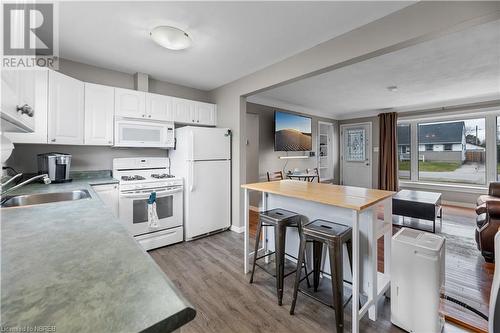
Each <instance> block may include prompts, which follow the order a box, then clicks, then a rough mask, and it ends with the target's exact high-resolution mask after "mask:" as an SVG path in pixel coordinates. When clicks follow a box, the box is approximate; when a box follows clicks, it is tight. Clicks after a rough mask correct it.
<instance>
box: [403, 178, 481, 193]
mask: <svg viewBox="0 0 500 333" xmlns="http://www.w3.org/2000/svg"><path fill="white" fill-rule="evenodd" d="M399 185H400V186H401V187H402V188H408V187H410V188H418V189H428V190H435V191H450V192H465V193H474V194H487V193H488V187H486V186H485V185H469V184H444V183H429V182H412V181H405V180H400V181H399Z"/></svg>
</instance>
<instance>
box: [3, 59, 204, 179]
mask: <svg viewBox="0 0 500 333" xmlns="http://www.w3.org/2000/svg"><path fill="white" fill-rule="evenodd" d="M59 71H60V72H61V73H63V74H66V75H68V76H71V77H74V78H76V79H79V80H82V81H85V82H92V83H97V84H103V85H109V86H113V87H120V88H128V89H134V77H133V74H128V73H122V72H117V71H113V70H109V69H105V68H100V67H96V66H92V65H87V64H83V63H79V62H75V61H71V60H67V59H60V62H59ZM149 91H150V92H154V93H158V94H164V95H169V96H175V97H181V98H188V99H192V100H198V101H204V102H211V101H212V100H211V98H210V94H209V93H208V92H207V91H202V90H198V89H193V88H189V87H185V86H180V85H176V84H173V83H169V82H162V81H158V80H155V79H153V78H149ZM14 147H15V149H14V151H13V153H12V156H11V157H10V158H9V159H8V160H7V163H6V165H8V166H11V167H13V168H15V169H16V170H18V171H22V172H36V171H37V166H36V155H37V154H39V153H46V152H52V151H55V152H61V153H69V154H72V155H73V160H72V170H78V171H82V170H104V169H107V170H110V169H111V168H112V162H113V158H118V157H145V156H147V157H166V156H167V150H165V149H159V148H113V147H102V146H86V145H85V146H67V145H48V144H46V145H44V144H15V145H14Z"/></svg>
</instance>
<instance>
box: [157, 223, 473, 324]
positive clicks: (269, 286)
mask: <svg viewBox="0 0 500 333" xmlns="http://www.w3.org/2000/svg"><path fill="white" fill-rule="evenodd" d="M150 254H151V256H152V257H153V259H154V260H155V261H156V262H157V264H158V265H159V266H160V268H161V269H162V270H163V271H164V272H165V273H166V275H167V276H168V277H169V278H170V279H171V280H172V281H173V283H174V284H175V285H176V286H177V287H178V288H179V290H180V292H181V293H182V294H183V295H184V296H185V297H186V299H187V300H188V301H189V302H191V304H193V306H194V308H195V309H196V310H197V315H196V318H195V319H194V320H193V321H192V322H190V323H188V324H187V325H186V326H184V327H183V328H182V330H181V331H182V332H183V333H191V332H199V333H202V332H203V333H205V332H207V333H209V332H214V333H215V332H217V333H225V332H238V333H240V332H241V333H246V332H280V333H281V332H283V333H285V332H287V333H289V332H290V333H294V332H297V333H307V332H313V333H318V332H335V325H334V323H335V322H334V313H333V310H332V309H330V308H328V307H325V306H323V305H321V304H319V303H317V302H316V301H314V300H311V299H309V298H307V297H305V296H303V295H300V294H299V299H298V302H297V307H296V311H295V315H294V316H290V314H289V309H290V304H291V293H292V283H293V277H292V276H290V277H288V278H286V280H285V295H284V300H283V306H278V305H277V302H276V296H275V280H274V279H273V278H272V277H271V276H269V275H267V274H266V273H264V272H263V271H261V270H258V271H256V276H255V282H254V284H249V283H248V279H249V274H248V275H245V274H243V234H236V233H234V232H230V231H227V232H224V233H220V234H217V235H214V236H210V237H207V238H203V239H199V240H196V241H192V242H185V243H180V244H176V245H172V246H168V247H164V248H161V249H157V250H154V251H151V252H150ZM380 302H381V303H380V304H381V313H380V317H379V320H377V321H376V322H372V321H370V320H369V319H368V318H366V317H365V318H364V319H363V320H362V322H361V332H368V333H372V332H403V331H402V330H400V329H399V328H397V327H395V326H393V325H392V324H391V323H390V320H389V319H390V306H389V302H388V301H387V300H385V299H382V300H381V301H380ZM349 305H350V303H349ZM349 305H348V306H349ZM345 314H346V318H345V320H346V323H345V324H346V327H347V329H346V332H349V331H350V330H349V327H350V306H349V307H348V308H346V310H345ZM444 332H445V333H459V332H464V331H463V330H461V329H459V328H457V327H455V326H452V325H448V324H447V326H446V327H445V330H444Z"/></svg>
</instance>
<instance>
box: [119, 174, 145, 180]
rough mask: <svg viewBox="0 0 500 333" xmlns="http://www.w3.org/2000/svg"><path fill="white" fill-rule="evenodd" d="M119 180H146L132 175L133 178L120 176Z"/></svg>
mask: <svg viewBox="0 0 500 333" xmlns="http://www.w3.org/2000/svg"><path fill="white" fill-rule="evenodd" d="M121 179H122V180H124V181H129V180H144V179H146V178H144V177H143V176H139V175H133V176H122V178H121Z"/></svg>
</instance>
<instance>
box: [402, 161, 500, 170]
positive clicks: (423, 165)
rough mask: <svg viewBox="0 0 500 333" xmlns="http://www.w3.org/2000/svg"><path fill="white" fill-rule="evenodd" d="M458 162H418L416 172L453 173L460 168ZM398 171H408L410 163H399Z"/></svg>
mask: <svg viewBox="0 0 500 333" xmlns="http://www.w3.org/2000/svg"><path fill="white" fill-rule="evenodd" d="M460 165H461V163H460V162H439V161H431V162H422V161H418V170H419V171H430V172H446V171H455V170H456V169H458V168H459V167H460ZM399 170H401V171H409V170H410V161H399ZM498 170H499V171H500V163H499V164H498Z"/></svg>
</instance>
